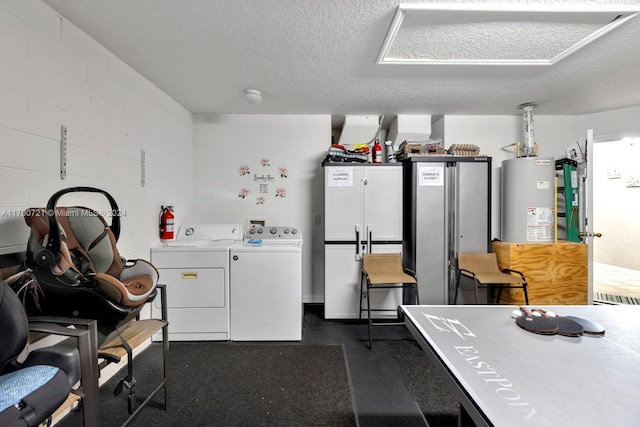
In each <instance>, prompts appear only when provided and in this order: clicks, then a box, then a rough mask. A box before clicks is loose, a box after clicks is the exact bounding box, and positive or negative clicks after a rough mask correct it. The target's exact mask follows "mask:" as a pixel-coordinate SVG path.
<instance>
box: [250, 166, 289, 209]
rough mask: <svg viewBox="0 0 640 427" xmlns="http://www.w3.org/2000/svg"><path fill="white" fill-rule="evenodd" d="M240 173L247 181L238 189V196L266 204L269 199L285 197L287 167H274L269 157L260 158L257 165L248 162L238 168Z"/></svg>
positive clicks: (287, 175) (259, 203)
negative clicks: (252, 165) (250, 164)
mask: <svg viewBox="0 0 640 427" xmlns="http://www.w3.org/2000/svg"><path fill="white" fill-rule="evenodd" d="M238 174H239V175H240V176H241V177H243V179H244V180H245V183H244V185H243V187H242V188H241V189H240V190H239V191H238V197H239V198H241V199H245V200H255V203H256V205H264V204H265V203H266V202H267V200H269V199H278V198H279V199H284V198H286V197H287V189H286V188H285V186H284V181H285V180H286V179H287V178H288V177H289V172H288V170H287V168H286V167H282V166H280V167H278V168H273V167H272V166H271V162H270V160H269V159H267V158H263V159H262V160H260V164H259V166H257V167H251V166H249V165H247V164H245V165H242V166H240V167H239V168H238Z"/></svg>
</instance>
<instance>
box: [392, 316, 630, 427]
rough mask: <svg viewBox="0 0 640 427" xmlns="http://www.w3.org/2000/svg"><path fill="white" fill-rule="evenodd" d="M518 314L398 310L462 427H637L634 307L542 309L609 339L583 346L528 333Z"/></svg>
mask: <svg viewBox="0 0 640 427" xmlns="http://www.w3.org/2000/svg"><path fill="white" fill-rule="evenodd" d="M517 308H518V307H517V306H512V305H476V306H470V305H457V306H456V305H418V306H401V309H402V311H403V312H404V314H405V323H406V325H407V327H408V328H409V330H410V331H411V333H412V334H413V336H414V337H415V338H416V340H417V341H418V343H419V344H420V346H421V347H422V348H423V350H424V351H425V353H426V354H427V356H429V357H430V359H431V360H432V362H434V364H435V365H436V366H437V367H438V368H439V369H440V370H441V371H442V372H443V373H444V374H445V375H444V377H445V378H446V380H447V382H448V384H449V387H450V389H451V390H452V391H453V392H454V393H455V394H456V396H457V397H458V399H459V401H460V407H461V413H460V417H459V423H460V425H473V424H475V425H477V426H499V427H500V426H506V427H514V426H535V427H541V426H562V427H567V426H635V425H640V307H639V306H632V305H597V306H542V308H544V309H546V310H552V311H554V312H556V313H558V314H561V315H573V316H579V317H583V318H586V319H589V320H592V321H594V322H597V323H599V324H601V325H602V326H604V327H605V329H606V332H605V334H604V336H596V335H587V334H584V335H582V336H580V337H565V336H560V335H539V334H534V333H531V332H527V331H525V330H523V329H521V328H520V327H518V326H517V325H516V323H515V321H514V319H513V318H512V317H511V314H512V312H513V310H514V309H517ZM424 380H425V381H429V378H425V379H424Z"/></svg>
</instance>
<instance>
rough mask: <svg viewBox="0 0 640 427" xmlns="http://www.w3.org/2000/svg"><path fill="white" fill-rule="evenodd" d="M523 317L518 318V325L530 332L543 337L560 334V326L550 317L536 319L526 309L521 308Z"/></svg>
mask: <svg viewBox="0 0 640 427" xmlns="http://www.w3.org/2000/svg"><path fill="white" fill-rule="evenodd" d="M520 311H522V313H523V314H524V315H523V316H519V317H516V325H518V326H520V327H521V328H522V329H524V330H525V331H528V332H533V333H534V334H541V335H554V334H556V333H558V330H559V328H558V325H557V323H556V322H554V321H553V320H552V319H550V318H548V317H543V316H540V317H536V316H534V315H533V314H531V312H530V311H529V310H528V309H527V308H526V307H520Z"/></svg>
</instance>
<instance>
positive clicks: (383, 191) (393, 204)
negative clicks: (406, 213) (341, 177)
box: [363, 166, 402, 241]
mask: <svg viewBox="0 0 640 427" xmlns="http://www.w3.org/2000/svg"><path fill="white" fill-rule="evenodd" d="M363 183H364V185H363V188H364V230H365V239H366V240H368V239H369V234H371V239H372V240H373V241H402V166H380V167H375V166H373V167H368V168H365V169H364V178H363Z"/></svg>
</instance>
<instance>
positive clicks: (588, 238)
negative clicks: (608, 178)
mask: <svg viewBox="0 0 640 427" xmlns="http://www.w3.org/2000/svg"><path fill="white" fill-rule="evenodd" d="M638 137H640V132H621V133H614V134H603V135H594V131H593V129H588V130H587V136H586V138H585V139H584V141H585V151H586V156H585V160H586V171H583V175H582V180H583V182H584V187H585V189H584V193H585V197H584V200H585V203H584V209H585V210H584V211H583V210H581V212H580V214H581V218H580V219H581V221H580V224H581V227H582V229H581V230H580V231H581V232H582V233H585V234H584V236H583V242H584V243H585V244H587V254H588V260H587V263H588V264H587V265H588V285H587V286H588V290H587V298H588V304H593V285H594V283H593V281H594V280H593V279H594V277H593V263H594V256H593V238H594V230H593V220H592V213H593V199H594V195H593V178H592V177H593V162H592V161H591V157H590V156H591V154H592V153H593V144H597V143H602V142H611V141H618V140H621V139H624V138H638ZM596 231H597V230H596Z"/></svg>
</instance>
